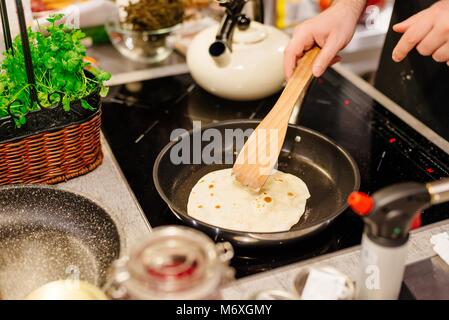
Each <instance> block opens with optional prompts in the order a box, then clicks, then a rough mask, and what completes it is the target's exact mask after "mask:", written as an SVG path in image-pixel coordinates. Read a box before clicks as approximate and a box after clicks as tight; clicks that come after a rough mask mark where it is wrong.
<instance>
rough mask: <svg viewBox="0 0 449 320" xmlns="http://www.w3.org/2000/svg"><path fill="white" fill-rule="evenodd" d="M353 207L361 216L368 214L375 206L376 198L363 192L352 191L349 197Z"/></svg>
mask: <svg viewBox="0 0 449 320" xmlns="http://www.w3.org/2000/svg"><path fill="white" fill-rule="evenodd" d="M348 204H349V206H350V207H351V209H352V210H353V211H354V212H355V213H357V214H358V215H360V216H366V215H368V214H369V213H370V212H371V210H372V209H373V207H374V200H373V198H371V197H370V196H369V195H367V194H365V193H363V192H352V193H351V194H350V195H349V197H348Z"/></svg>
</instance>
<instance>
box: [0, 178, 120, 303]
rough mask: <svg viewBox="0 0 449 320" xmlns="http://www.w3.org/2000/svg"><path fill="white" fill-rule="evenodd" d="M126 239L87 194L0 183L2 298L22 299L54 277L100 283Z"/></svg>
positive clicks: (0, 273)
mask: <svg viewBox="0 0 449 320" xmlns="http://www.w3.org/2000/svg"><path fill="white" fill-rule="evenodd" d="M123 240H124V239H123V238H122V237H120V232H119V230H118V228H117V226H116V224H115V223H114V221H113V219H112V218H111V217H110V216H109V214H108V213H107V212H106V211H105V210H104V209H103V208H101V207H99V206H98V205H97V204H95V203H94V202H92V201H90V200H89V199H87V198H85V197H82V196H80V195H77V194H74V193H71V192H67V191H63V190H60V189H57V188H55V187H47V186H11V187H2V188H0V299H23V298H25V297H26V296H27V295H28V294H29V293H31V292H32V291H34V290H35V289H37V288H39V287H41V286H42V285H44V284H46V283H48V282H51V281H56V280H63V279H80V280H84V281H87V282H90V283H92V284H94V285H97V286H102V285H103V284H104V283H105V281H106V274H107V270H108V268H109V267H110V265H111V263H112V262H113V261H114V260H116V259H118V258H119V256H120V253H121V249H122V248H123V244H124V243H123Z"/></svg>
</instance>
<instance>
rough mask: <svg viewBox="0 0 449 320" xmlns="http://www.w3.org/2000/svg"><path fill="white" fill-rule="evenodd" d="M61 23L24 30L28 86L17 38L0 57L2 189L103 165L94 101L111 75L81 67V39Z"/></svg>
mask: <svg viewBox="0 0 449 320" xmlns="http://www.w3.org/2000/svg"><path fill="white" fill-rule="evenodd" d="M62 18H63V15H53V16H51V17H50V18H48V22H49V23H50V24H49V25H48V26H47V27H44V28H43V29H41V30H40V31H33V30H32V29H31V28H30V29H28V32H27V35H28V39H29V56H30V57H31V61H32V69H33V76H34V79H35V80H34V84H33V83H30V75H29V74H27V72H29V70H28V69H27V67H26V63H25V60H26V55H25V53H24V52H25V51H24V50H23V49H24V47H23V42H22V39H23V38H21V37H20V36H18V37H16V38H15V39H14V40H13V41H12V46H11V48H10V49H9V50H7V51H6V52H4V54H3V56H4V58H3V61H2V62H1V65H0V159H1V164H0V185H2V184H9V183H24V182H46V183H55V182H59V181H63V180H66V179H69V178H72V177H75V176H77V175H80V174H84V173H86V172H88V171H90V170H92V169H93V168H95V167H96V166H98V165H99V164H100V162H101V159H102V153H101V143H100V124H101V121H100V120H101V108H100V106H101V98H100V97H101V96H105V95H106V94H107V92H108V89H107V88H106V87H105V86H104V82H105V81H107V80H108V79H109V78H110V77H111V75H110V74H109V73H107V72H105V71H102V70H101V69H98V68H97V67H95V66H93V65H92V64H91V63H90V62H88V61H87V60H86V48H85V47H84V46H83V45H82V44H81V39H82V38H83V37H84V34H83V32H81V31H80V30H78V29H72V28H69V27H67V26H66V25H64V24H58V22H59V20H61V19H62ZM33 95H34V96H35V97H34V98H33ZM18 150H19V151H20V152H19V151H18ZM19 173H20V174H19Z"/></svg>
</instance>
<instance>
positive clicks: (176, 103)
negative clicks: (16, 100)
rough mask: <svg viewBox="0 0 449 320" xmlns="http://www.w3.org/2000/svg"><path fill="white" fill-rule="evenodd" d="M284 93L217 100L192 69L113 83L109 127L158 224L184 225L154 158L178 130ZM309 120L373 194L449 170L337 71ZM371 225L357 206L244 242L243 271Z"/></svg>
mask: <svg viewBox="0 0 449 320" xmlns="http://www.w3.org/2000/svg"><path fill="white" fill-rule="evenodd" d="M277 97H278V95H274V96H272V97H269V98H267V99H263V100H260V101H251V102H235V101H228V100H224V99H220V98H217V97H215V96H213V95H211V94H209V93H207V92H205V91H204V90H202V89H201V88H199V87H198V86H196V85H195V83H194V81H193V80H192V78H191V77H190V75H188V74H182V75H176V76H170V77H166V78H159V79H153V80H149V81H145V82H138V83H130V84H126V85H121V86H117V87H113V88H112V90H111V93H110V95H109V97H108V98H107V99H106V101H105V103H104V108H103V132H104V134H105V136H106V138H107V140H108V142H109V144H110V145H111V148H112V151H113V153H114V155H115V157H116V159H117V161H118V163H119V165H120V167H121V169H122V171H123V173H124V175H125V177H126V179H127V180H128V183H129V185H130V186H131V188H132V190H133V192H134V193H135V195H136V197H137V200H138V201H139V203H140V205H141V207H142V209H143V211H144V212H145V214H146V217H147V219H148V220H149V222H150V224H151V226H152V227H156V226H161V225H167V224H180V222H179V221H178V220H177V218H176V217H175V216H174V215H173V214H172V213H171V211H170V210H169V209H168V207H167V206H166V204H165V203H164V201H163V200H162V199H161V198H160V197H159V195H158V193H157V191H156V188H155V186H154V183H153V178H152V168H153V164H154V161H155V159H156V157H157V155H158V153H159V152H160V151H161V149H162V148H163V147H164V146H165V145H166V144H167V143H168V142H169V141H170V134H171V132H172V130H174V129H177V128H185V129H191V128H192V122H193V121H194V120H199V121H202V124H207V123H211V122H218V121H223V120H230V119H261V118H263V117H264V116H265V115H266V114H267V112H268V111H269V110H270V107H271V106H273V105H274V102H275V101H276V99H277ZM296 122H297V123H300V124H301V125H302V126H305V127H309V128H311V129H314V130H317V131H319V132H321V133H323V134H325V135H327V136H328V137H330V138H332V139H333V140H335V141H336V142H337V143H338V144H339V145H341V146H342V147H344V148H345V149H346V150H347V151H348V152H349V153H350V154H351V155H352V156H353V158H354V159H355V160H356V162H357V164H358V166H359V169H360V173H361V190H362V191H364V192H367V193H372V192H374V191H376V190H378V189H380V188H382V187H385V186H388V185H391V184H394V183H398V182H404V181H417V182H427V181H432V180H436V179H439V178H441V177H446V176H449V156H448V154H446V153H445V152H444V151H442V150H441V149H439V148H438V147H437V146H436V145H434V144H433V143H432V142H431V141H429V140H427V139H426V138H425V137H423V136H422V135H421V134H419V133H418V132H417V131H416V130H415V129H414V128H412V127H410V126H409V125H407V124H406V123H405V122H403V121H402V120H401V119H399V118H398V117H397V116H395V115H394V114H393V113H392V112H390V111H389V110H388V109H387V108H385V107H384V106H382V105H381V104H379V103H378V102H377V101H375V100H374V99H373V98H372V97H370V96H369V95H367V94H366V93H364V92H363V91H361V90H360V89H359V88H358V87H356V86H355V85H354V84H352V83H351V82H350V81H348V80H347V79H346V78H344V77H343V76H341V75H340V74H339V73H337V72H336V71H335V70H329V71H328V72H327V73H326V74H325V75H324V76H323V77H321V78H319V79H316V80H315V81H314V82H313V83H312V85H311V87H310V89H309V93H308V95H307V97H306V99H305V101H304V103H303V107H302V109H301V113H300V115H299V119H297V121H296ZM447 218H449V207H448V206H443V205H440V206H437V207H433V208H431V209H429V210H427V211H426V212H424V214H423V216H422V220H423V225H426V224H429V223H432V222H436V221H440V220H443V219H447ZM362 229H363V223H362V221H361V219H360V218H359V217H357V216H355V215H354V214H353V213H352V212H351V211H350V210H347V211H345V212H344V213H343V214H341V215H340V216H339V218H337V219H336V220H335V222H334V223H332V224H331V225H330V226H329V227H328V228H327V229H325V230H324V231H321V232H319V233H317V234H316V235H314V236H312V237H310V238H307V239H306V240H301V241H298V242H296V243H293V244H291V245H286V246H282V247H277V248H276V249H275V250H262V249H241V248H236V256H235V258H234V259H233V261H232V265H233V266H234V267H235V269H236V271H237V277H242V276H246V275H249V274H254V273H257V272H261V271H266V270H270V269H272V268H275V267H279V266H283V265H287V264H290V263H293V262H297V261H301V260H304V259H309V258H312V257H315V256H319V255H322V254H325V253H330V252H334V251H337V250H341V249H344V248H348V247H351V246H354V245H357V244H359V243H360V240H361V235H362Z"/></svg>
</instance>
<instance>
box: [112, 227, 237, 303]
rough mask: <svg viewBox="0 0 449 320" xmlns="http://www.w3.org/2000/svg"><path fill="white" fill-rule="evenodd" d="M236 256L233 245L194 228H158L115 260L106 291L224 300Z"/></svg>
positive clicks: (117, 294)
mask: <svg viewBox="0 0 449 320" xmlns="http://www.w3.org/2000/svg"><path fill="white" fill-rule="evenodd" d="M233 254H234V251H233V249H232V246H231V244H230V243H228V242H225V243H219V244H215V243H214V242H213V241H212V240H211V239H210V238H208V237H207V236H206V235H204V234H203V233H201V232H199V231H196V230H194V229H190V228H187V227H179V226H168V227H159V228H156V229H154V230H153V232H152V234H151V236H150V237H149V239H148V240H147V241H146V242H145V243H144V244H143V245H142V246H140V247H139V248H138V249H137V250H135V251H134V252H133V253H132V254H131V256H130V257H129V258H125V259H121V260H119V261H117V262H116V263H115V265H114V267H113V270H112V277H111V281H110V283H109V284H108V285H107V286H106V288H105V290H106V292H107V294H108V295H109V296H110V297H111V298H112V299H129V300H185V299H188V300H202V299H207V300H210V299H219V298H220V287H221V286H222V285H223V284H224V283H225V282H227V281H229V280H231V279H233V278H234V270H233V269H232V268H231V267H229V261H230V260H231V259H232V257H233Z"/></svg>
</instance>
